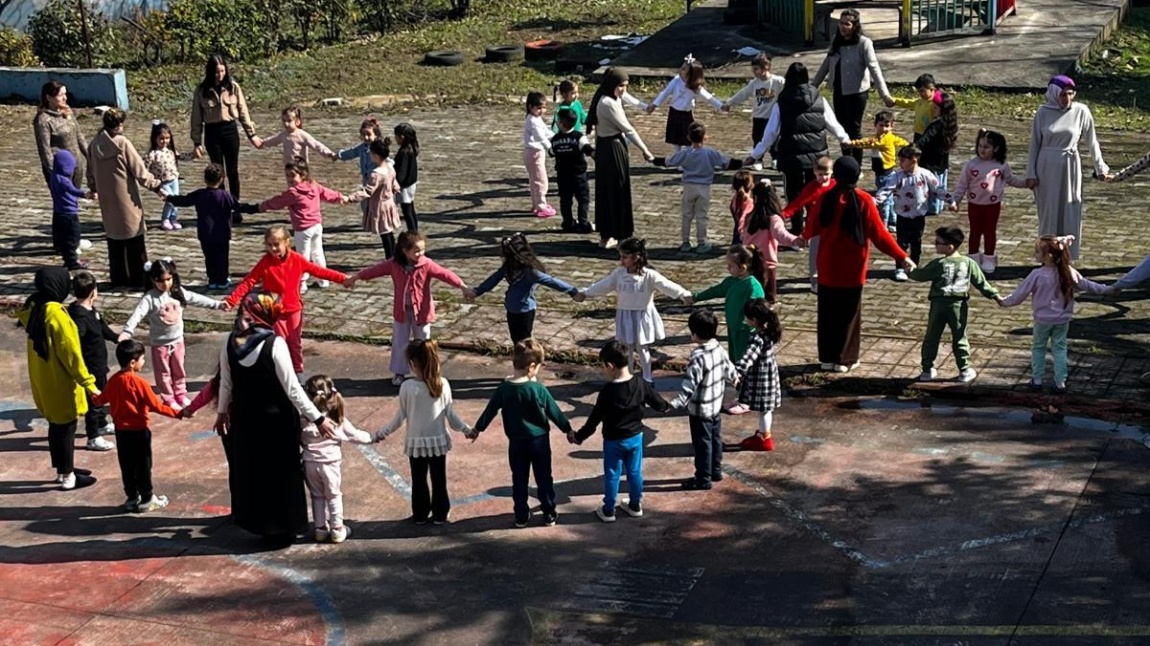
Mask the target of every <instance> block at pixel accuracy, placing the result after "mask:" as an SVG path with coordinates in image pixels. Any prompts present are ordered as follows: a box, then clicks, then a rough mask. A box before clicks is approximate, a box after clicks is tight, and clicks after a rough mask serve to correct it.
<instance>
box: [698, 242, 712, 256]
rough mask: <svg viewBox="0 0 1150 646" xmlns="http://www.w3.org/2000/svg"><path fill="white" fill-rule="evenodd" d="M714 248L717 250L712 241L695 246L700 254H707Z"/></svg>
mask: <svg viewBox="0 0 1150 646" xmlns="http://www.w3.org/2000/svg"><path fill="white" fill-rule="evenodd" d="M714 250H715V248H714V247H712V246H711V243H709V242H700V243H699V246H697V247H695V253H697V254H700V255H702V254H705V253H711V252H712V251H714Z"/></svg>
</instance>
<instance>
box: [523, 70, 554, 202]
mask: <svg viewBox="0 0 1150 646" xmlns="http://www.w3.org/2000/svg"><path fill="white" fill-rule="evenodd" d="M546 105H547V98H546V97H544V96H543V93H542V92H531V93H529V94H528V95H527V117H526V118H525V119H524V120H523V165H524V166H526V167H527V183H528V184H529V185H530V188H531V210H532V212H533V213H535V215H536V217H540V218H549V217H551V216H553V215H555V208H554V207H552V206H551V205H550V204H548V203H547V155H548V153H550V152H551V129H550V128H548V127H547V124H546V123H543V108H544V107H545V106H546Z"/></svg>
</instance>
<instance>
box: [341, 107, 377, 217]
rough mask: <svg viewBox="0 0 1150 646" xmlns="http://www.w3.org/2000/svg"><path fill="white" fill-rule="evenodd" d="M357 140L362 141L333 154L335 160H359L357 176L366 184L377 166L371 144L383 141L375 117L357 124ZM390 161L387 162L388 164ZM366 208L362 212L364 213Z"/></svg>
mask: <svg viewBox="0 0 1150 646" xmlns="http://www.w3.org/2000/svg"><path fill="white" fill-rule="evenodd" d="M359 138H360V139H361V140H362V141H360V142H359V143H358V144H356V145H355V146H352V147H351V148H344V149H343V150H340V151H339V152H337V153H336V154H335V156H336V159H339V160H341V161H349V160H352V159H358V160H359V176H360V178H361V179H362V180H363V183H364V184H366V183H367V179H368V176H370V175H371V174H372V172H374V171H375V169H376V167H378V166H379V164H376V163H375V160H374V159H372V158H371V142H373V141H376V140H382V139H383V132H382V131H381V130H380V129H379V121H376V119H375V117H368V118H366V119H364V120H363V123H361V124H359ZM390 161H391V160H388V162H389V163H390ZM366 210H367V209H366V207H365V209H364V211H365V212H366Z"/></svg>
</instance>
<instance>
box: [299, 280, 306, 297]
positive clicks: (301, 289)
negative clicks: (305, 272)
mask: <svg viewBox="0 0 1150 646" xmlns="http://www.w3.org/2000/svg"><path fill="white" fill-rule="evenodd" d="M299 293H300V295H301V296H302V295H304V294H306V293H307V283H300V284H299Z"/></svg>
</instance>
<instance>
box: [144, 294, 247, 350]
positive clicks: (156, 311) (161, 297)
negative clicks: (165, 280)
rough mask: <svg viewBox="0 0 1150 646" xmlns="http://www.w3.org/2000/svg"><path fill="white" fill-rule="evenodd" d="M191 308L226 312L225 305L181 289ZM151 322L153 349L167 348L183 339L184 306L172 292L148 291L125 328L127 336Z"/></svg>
mask: <svg viewBox="0 0 1150 646" xmlns="http://www.w3.org/2000/svg"><path fill="white" fill-rule="evenodd" d="M180 290H181V291H183V293H184V300H186V301H187V302H188V305H195V306H197V307H206V308H208V309H212V310H218V309H221V308H223V306H224V302H223V301H217V300H216V299H214V298H208V297H207V296H201V295H199V294H197V293H195V292H193V291H191V290H190V289H188V288H186V287H181V288H180ZM144 319H147V321H148V341H149V343H151V345H153V346H160V345H168V344H169V343H175V342H176V341H180V340H181V339H183V338H184V306H183V305H180V301H178V300H176V298H175V297H174V296H172V294H171V292H161V291H159V290H157V289H150V290H148V291H147V292H146V293H145V294H144V295H143V296H142V297H141V298H140V302H139V303H138V304H136V310H135V311H134V312H132V315H131V316H129V317H128V322H127V323H125V324H124V333H125V334H128V335H132V334H135V332H136V326H137V325H139V324H140V321H143V320H144Z"/></svg>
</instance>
